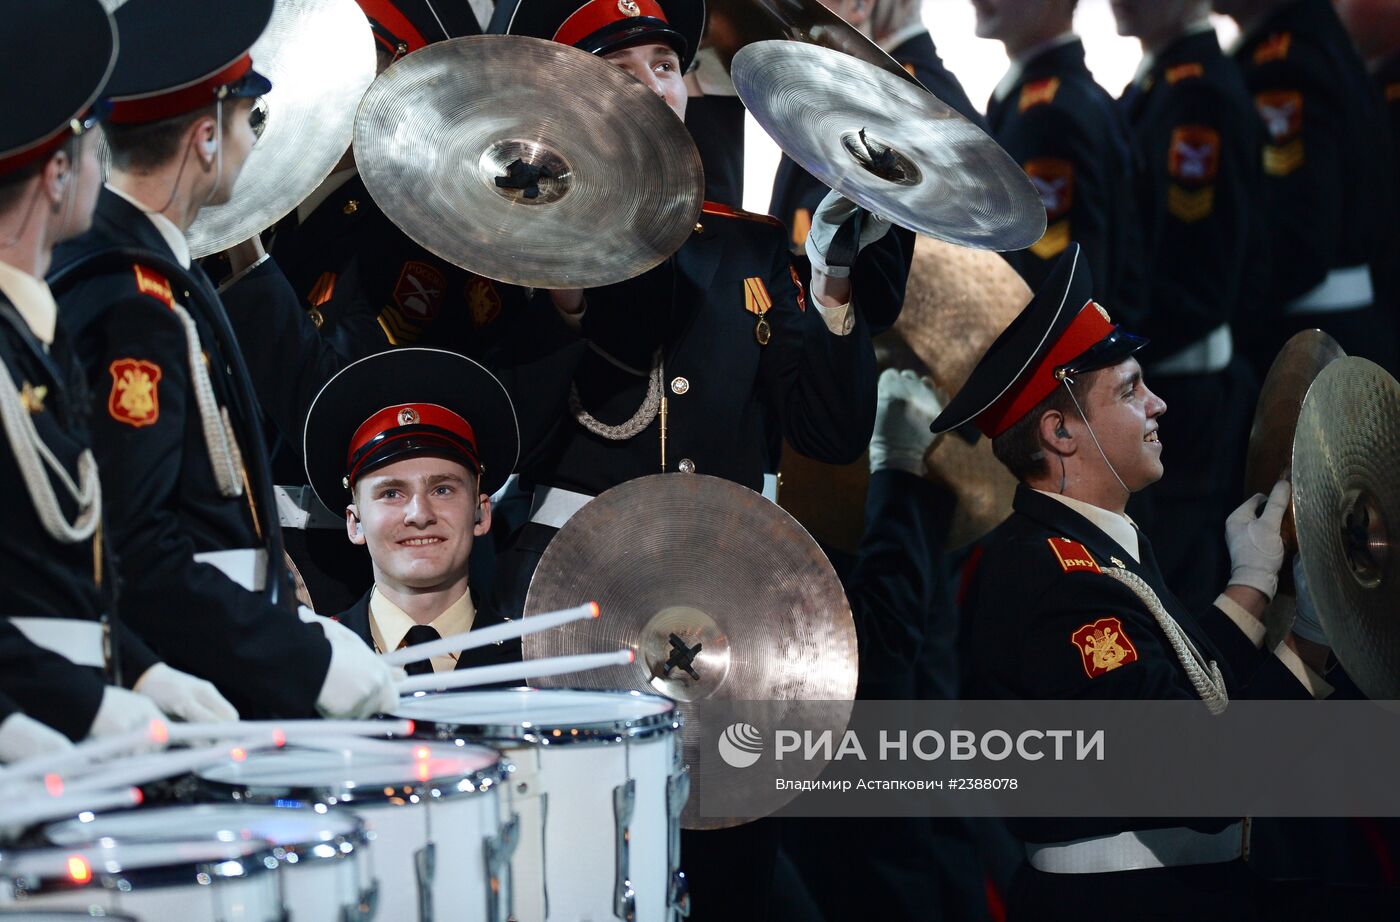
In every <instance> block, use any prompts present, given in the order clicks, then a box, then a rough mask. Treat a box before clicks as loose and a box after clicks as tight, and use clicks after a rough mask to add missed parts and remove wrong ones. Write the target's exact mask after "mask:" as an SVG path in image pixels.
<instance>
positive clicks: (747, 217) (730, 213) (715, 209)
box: [700, 202, 786, 230]
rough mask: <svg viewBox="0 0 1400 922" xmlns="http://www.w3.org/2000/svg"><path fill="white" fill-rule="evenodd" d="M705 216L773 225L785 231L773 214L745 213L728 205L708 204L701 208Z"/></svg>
mask: <svg viewBox="0 0 1400 922" xmlns="http://www.w3.org/2000/svg"><path fill="white" fill-rule="evenodd" d="M700 211H701V212H702V213H703V214H708V215H717V216H719V217H721V218H739V219H741V220H744V221H757V222H758V223H759V224H771V225H772V226H773V227H776V228H778V229H779V230H785V229H786V228H784V227H783V222H782V221H779V220H778V219H777V218H775V217H773V216H772V215H771V214H755V213H754V212H752V211H743V210H742V209H739V208H730V207H729V206H728V205H721V204H720V203H719V202H706V203H705V204H704V205H702V206H700Z"/></svg>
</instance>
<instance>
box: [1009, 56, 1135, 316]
mask: <svg viewBox="0 0 1400 922" xmlns="http://www.w3.org/2000/svg"><path fill="white" fill-rule="evenodd" d="M998 90H999V92H1000V88H998ZM987 123H988V125H989V128H990V131H991V134H992V137H994V138H996V141H997V143H998V144H1000V145H1001V146H1002V147H1003V148H1005V149H1006V152H1007V153H1008V154H1010V155H1011V156H1012V158H1013V159H1014V160H1015V161H1016V162H1017V163H1019V164H1020V165H1021V168H1022V169H1023V170H1025V171H1026V175H1028V176H1029V177H1030V178H1031V182H1033V183H1035V186H1036V190H1037V191H1038V192H1039V193H1040V198H1041V201H1043V202H1044V203H1045V217H1046V225H1047V226H1046V231H1045V236H1044V237H1042V238H1041V239H1040V240H1039V241H1038V242H1036V243H1035V244H1033V245H1032V246H1030V247H1029V248H1028V249H1024V250H1018V251H1016V252H1014V253H1007V254H1005V255H1006V259H1007V261H1008V262H1010V263H1011V265H1012V266H1013V267H1015V269H1016V271H1017V272H1019V273H1020V274H1021V277H1022V278H1024V279H1025V280H1026V284H1028V285H1029V286H1030V287H1031V289H1032V290H1035V289H1039V288H1040V285H1041V283H1042V282H1044V281H1045V278H1046V276H1048V275H1049V274H1050V270H1051V269H1052V268H1053V267H1054V265H1055V261H1056V260H1057V259H1058V258H1059V255H1060V254H1061V253H1062V252H1064V249H1065V247H1066V246H1068V245H1069V243H1070V241H1071V240H1073V241H1074V242H1076V243H1078V244H1079V245H1080V247H1082V248H1083V251H1084V257H1085V258H1086V259H1088V260H1089V268H1090V269H1091V270H1092V272H1093V276H1094V283H1095V286H1096V287H1095V294H1096V295H1097V296H1098V298H1099V300H1100V301H1102V302H1103V303H1104V304H1106V305H1108V306H1109V308H1110V309H1111V310H1112V311H1113V313H1114V316H1116V317H1118V318H1120V320H1121V321H1122V323H1123V324H1124V325H1125V326H1127V327H1128V328H1130V329H1137V328H1138V320H1139V319H1140V317H1141V314H1142V311H1141V307H1140V301H1141V298H1142V285H1143V279H1142V275H1141V272H1142V266H1141V258H1142V254H1141V248H1142V241H1141V239H1140V237H1139V231H1140V228H1139V222H1138V215H1137V202H1136V198H1135V195H1136V193H1135V191H1134V190H1135V187H1134V185H1133V181H1134V173H1135V170H1136V164H1135V163H1134V161H1133V153H1132V146H1131V142H1130V141H1129V140H1128V132H1127V126H1126V125H1125V124H1124V123H1123V118H1122V114H1121V113H1120V112H1119V111H1118V109H1117V107H1116V106H1115V105H1114V101H1113V98H1112V97H1111V96H1109V95H1108V93H1107V92H1105V91H1104V89H1103V88H1102V87H1101V86H1099V85H1098V84H1097V83H1096V82H1095V81H1094V77H1093V75H1092V74H1091V73H1089V68H1088V66H1087V65H1085V63H1084V43H1083V42H1081V41H1080V40H1079V39H1078V38H1075V39H1073V40H1072V41H1067V42H1065V43H1063V44H1059V45H1055V46H1054V47H1051V48H1047V49H1045V50H1044V51H1042V52H1040V53H1039V54H1037V55H1036V56H1035V57H1033V58H1031V59H1030V60H1029V61H1027V62H1026V63H1025V65H1024V66H1023V67H1022V68H1021V72H1020V74H1019V76H1018V77H1017V78H1016V80H1015V82H1014V83H1013V84H1012V85H1011V86H1009V87H1008V88H1007V90H1006V92H1005V94H1004V95H994V96H993V97H992V99H991V101H990V102H988V104H987Z"/></svg>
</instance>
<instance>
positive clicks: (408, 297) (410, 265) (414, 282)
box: [393, 259, 447, 323]
mask: <svg viewBox="0 0 1400 922" xmlns="http://www.w3.org/2000/svg"><path fill="white" fill-rule="evenodd" d="M446 287H447V279H445V278H443V275H442V273H441V272H439V271H438V270H437V269H436V268H435V267H433V266H430V265H428V264H427V263H425V262H422V261H420V260H416V259H415V260H410V261H409V262H406V263H404V264H403V269H402V270H401V271H400V272H399V281H398V283H397V284H396V285H395V286H394V295H393V299H394V304H395V305H397V306H398V308H399V311H400V312H402V314H403V317H404V319H406V320H408V321H410V322H413V323H426V322H428V321H430V320H432V319H433V318H434V317H436V316H437V313H438V309H439V308H441V307H442V293H443V289H445V288H446Z"/></svg>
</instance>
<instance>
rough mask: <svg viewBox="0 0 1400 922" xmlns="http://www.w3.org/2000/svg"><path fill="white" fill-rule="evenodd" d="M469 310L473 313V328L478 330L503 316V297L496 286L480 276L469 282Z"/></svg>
mask: <svg viewBox="0 0 1400 922" xmlns="http://www.w3.org/2000/svg"><path fill="white" fill-rule="evenodd" d="M467 308H468V309H469V310H470V311H471V312H472V326H474V327H476V328H477V329H481V328H482V327H484V326H486V325H487V324H489V323H490V322H491V321H493V320H495V319H496V318H497V317H499V316H500V314H501V296H500V294H499V293H498V292H497V291H496V286H495V285H492V284H491V282H490V281H488V280H487V279H484V278H482V277H481V276H479V275H474V276H472V278H471V281H469V282H467Z"/></svg>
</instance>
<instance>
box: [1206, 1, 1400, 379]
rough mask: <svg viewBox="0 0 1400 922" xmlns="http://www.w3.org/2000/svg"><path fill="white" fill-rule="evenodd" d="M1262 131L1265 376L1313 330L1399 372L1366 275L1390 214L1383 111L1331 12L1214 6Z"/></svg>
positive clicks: (1311, 5)
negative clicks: (1268, 264) (1234, 34)
mask: <svg viewBox="0 0 1400 922" xmlns="http://www.w3.org/2000/svg"><path fill="white" fill-rule="evenodd" d="M1215 10H1216V12H1219V13H1224V14H1226V15H1229V16H1231V17H1233V18H1234V19H1235V21H1236V22H1238V23H1239V25H1240V29H1241V30H1242V33H1243V34H1242V38H1241V41H1240V43H1239V45H1238V47H1237V48H1236V49H1235V51H1234V55H1233V56H1234V60H1235V63H1236V64H1237V65H1238V66H1239V68H1240V70H1241V72H1242V73H1243V74H1244V78H1245V82H1246V83H1247V84H1248V86H1249V92H1250V93H1251V94H1252V96H1253V98H1254V105H1255V106H1256V107H1257V108H1258V110H1259V115H1260V117H1261V118H1262V119H1263V121H1264V126H1265V128H1266V129H1267V131H1268V139H1267V141H1266V143H1265V146H1264V157H1263V167H1264V191H1265V204H1266V207H1267V211H1266V216H1267V219H1268V228H1269V233H1270V239H1271V246H1270V254H1271V257H1272V268H1271V269H1270V272H1269V285H1268V290H1267V302H1266V303H1267V305H1268V308H1269V311H1270V315H1269V318H1270V319H1269V322H1268V324H1267V327H1266V329H1267V330H1268V331H1269V333H1271V334H1272V336H1271V338H1270V339H1268V340H1265V342H1264V345H1265V346H1266V347H1267V348H1265V349H1264V350H1263V353H1262V355H1260V356H1259V359H1258V361H1259V365H1260V369H1261V371H1266V370H1267V369H1268V363H1269V362H1271V361H1272V360H1273V357H1274V355H1275V354H1277V351H1278V349H1279V348H1280V347H1281V346H1282V345H1283V343H1284V342H1285V341H1286V340H1287V339H1288V337H1290V336H1292V335H1293V334H1294V333H1297V332H1298V331H1300V330H1306V329H1311V328H1313V327H1317V328H1320V329H1322V330H1324V331H1326V332H1327V333H1329V334H1330V335H1331V336H1332V337H1333V338H1334V339H1336V340H1337V342H1338V343H1340V344H1341V346H1342V348H1343V349H1345V350H1346V351H1347V352H1348V353H1349V354H1351V355H1360V356H1364V357H1366V358H1369V359H1371V360H1373V361H1375V362H1377V363H1379V364H1380V365H1382V366H1384V367H1385V368H1387V369H1389V370H1390V371H1392V372H1395V371H1397V370H1400V364H1398V363H1397V360H1400V355H1397V353H1396V325H1395V318H1394V317H1393V316H1392V315H1391V314H1390V313H1389V312H1388V311H1386V310H1383V309H1380V308H1378V307H1377V305H1376V298H1375V286H1374V283H1373V280H1372V267H1373V265H1374V264H1375V263H1376V261H1377V260H1378V259H1379V258H1380V255H1381V251H1382V246H1383V244H1384V243H1385V241H1386V238H1387V235H1388V234H1389V225H1390V223H1391V220H1392V218H1393V216H1394V213H1395V204H1394V202H1393V200H1392V198H1391V195H1390V192H1391V189H1390V185H1391V181H1392V177H1391V170H1392V167H1391V165H1390V164H1389V163H1387V160H1386V155H1387V153H1388V151H1389V145H1388V144H1387V143H1385V138H1384V128H1383V124H1384V121H1385V119H1384V116H1383V114H1382V108H1381V100H1380V97H1379V94H1378V93H1377V92H1376V89H1375V87H1374V85H1373V84H1372V82H1371V79H1370V77H1369V76H1368V75H1367V73H1366V67H1365V65H1364V64H1363V63H1362V60H1361V57H1360V55H1358V54H1357V52H1356V49H1355V47H1354V46H1353V45H1352V43H1351V39H1350V38H1349V37H1348V36H1347V33H1346V30H1345V29H1344V28H1343V27H1342V23H1341V20H1339V19H1338V18H1337V13H1336V11H1335V10H1334V9H1333V8H1332V3H1331V0H1215Z"/></svg>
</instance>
